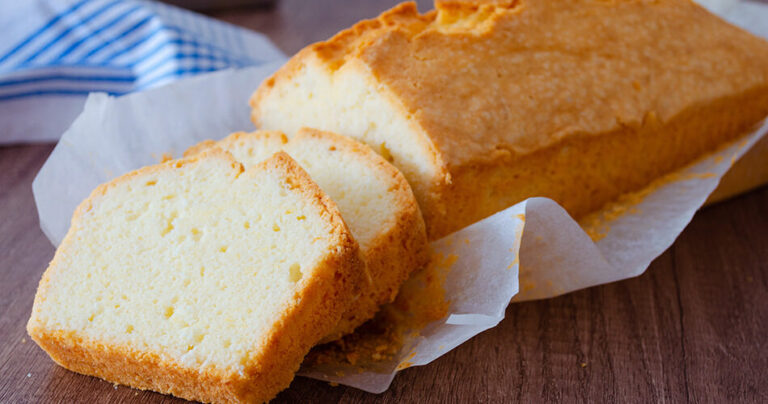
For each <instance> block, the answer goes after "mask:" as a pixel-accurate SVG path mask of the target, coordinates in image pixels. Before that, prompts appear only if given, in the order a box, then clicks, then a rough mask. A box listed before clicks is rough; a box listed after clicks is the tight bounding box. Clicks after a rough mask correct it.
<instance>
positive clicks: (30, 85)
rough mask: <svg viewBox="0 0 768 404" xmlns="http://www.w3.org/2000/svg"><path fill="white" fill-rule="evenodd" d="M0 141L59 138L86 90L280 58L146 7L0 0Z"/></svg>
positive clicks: (227, 33)
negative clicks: (0, 28)
mask: <svg viewBox="0 0 768 404" xmlns="http://www.w3.org/2000/svg"><path fill="white" fill-rule="evenodd" d="M0 27H2V36H0V143H16V142H32V141H45V140H55V139H57V138H58V137H59V136H60V135H61V133H62V132H63V131H64V130H65V129H66V128H67V127H68V125H69V124H70V123H71V122H72V120H73V119H74V118H75V117H76V116H77V114H78V113H79V112H80V110H81V109H82V106H83V103H84V102H85V98H86V96H87V95H88V93H89V92H105V93H109V94H113V95H121V94H125V93H129V92H132V91H139V90H143V89H147V88H151V87H156V86H159V85H162V84H165V83H169V82H171V81H174V80H177V79H179V78H182V77H187V76H191V75H196V74H200V73H206V72H212V71H216V70H221V69H227V68H239V67H245V66H253V65H259V64H263V63H267V62H273V61H276V60H281V59H283V58H284V55H283V53H282V52H280V50H278V49H277V48H276V47H275V46H274V45H273V44H272V43H271V42H270V41H269V40H268V39H267V38H266V37H264V36H263V35H261V34H258V33H255V32H252V31H248V30H245V29H241V28H237V27H235V26H232V25H230V24H226V23H223V22H219V21H216V20H213V19H210V18H207V17H204V16H201V15H198V14H195V13H192V12H189V11H185V10H182V9H179V8H176V7H172V6H168V5H165V4H163V3H159V2H154V1H144V0H29V1H27V0H25V1H18V0H0Z"/></svg>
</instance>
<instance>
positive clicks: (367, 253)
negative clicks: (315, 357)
mask: <svg viewBox="0 0 768 404" xmlns="http://www.w3.org/2000/svg"><path fill="white" fill-rule="evenodd" d="M214 144H215V145H216V146H217V147H220V148H222V149H224V150H226V151H228V152H230V153H232V155H233V156H234V157H235V159H236V160H238V161H240V162H241V163H242V164H243V165H244V166H245V167H249V166H252V165H256V164H258V163H259V162H261V161H262V160H264V159H265V158H267V157H268V156H270V155H272V154H273V153H275V152H277V151H279V150H283V151H285V152H286V153H288V154H289V155H290V156H291V157H293V158H294V159H295V160H296V161H297V162H298V163H299V164H301V166H302V167H303V168H304V169H305V170H307V172H308V173H309V175H310V176H311V177H312V179H313V180H314V181H315V182H316V183H317V184H318V185H319V186H320V188H322V189H323V191H325V192H326V193H328V195H329V196H330V197H331V199H333V200H334V202H336V204H337V205H338V207H339V210H340V211H341V214H342V216H343V217H344V220H345V221H346V223H347V224H348V225H349V228H350V230H351V231H352V234H353V235H354V237H355V240H357V242H358V243H360V250H361V251H362V254H363V257H364V260H365V262H366V265H367V272H368V275H369V283H368V286H367V288H364V289H363V291H362V294H361V295H360V297H359V298H358V299H357V300H356V301H355V303H354V304H353V305H352V306H351V307H350V309H349V310H347V312H346V313H344V315H343V316H342V319H341V321H340V322H339V324H338V326H337V327H336V328H335V329H334V331H333V332H331V333H330V334H329V335H328V336H327V337H326V338H324V341H330V340H333V339H336V338H338V337H340V336H341V335H343V334H346V333H349V332H351V331H352V330H354V329H355V328H356V327H357V326H358V325H360V324H362V323H363V322H365V321H366V320H368V319H370V318H371V317H373V315H374V314H375V313H376V311H377V310H378V308H379V306H380V305H382V304H384V303H389V302H391V301H392V300H393V299H394V298H395V295H396V294H397V291H398V290H399V288H400V284H402V283H403V281H405V279H407V278H408V276H409V275H410V273H411V272H412V271H413V270H414V269H416V268H418V267H420V266H421V265H424V264H425V263H426V261H427V237H426V231H425V226H424V220H423V219H422V217H421V212H420V211H419V207H418V204H417V202H416V198H415V197H414V195H413V192H411V188H410V186H409V185H408V182H407V181H406V180H405V177H403V175H402V174H401V173H400V171H398V170H397V169H396V168H395V167H394V166H393V165H391V164H390V163H389V162H387V161H386V160H385V159H384V158H382V157H381V156H379V155H378V154H376V153H375V152H374V151H373V150H371V149H370V148H369V147H368V146H366V145H364V144H362V143H359V142H357V141H355V140H353V139H351V138H348V137H345V136H341V135H337V134H334V133H330V132H321V131H317V130H313V129H308V128H302V129H301V130H299V132H298V133H297V135H296V136H295V137H294V138H292V139H291V140H290V141H288V139H287V137H286V136H285V135H284V134H283V133H281V132H271V131H259V132H253V133H244V132H240V133H234V134H232V135H230V136H229V137H227V138H225V139H222V140H220V141H218V142H210V141H206V142H203V143H201V144H198V145H197V146H194V147H193V148H191V149H190V150H188V152H187V153H189V154H193V153H196V152H199V151H200V150H205V149H206V148H207V147H210V146H211V145H214Z"/></svg>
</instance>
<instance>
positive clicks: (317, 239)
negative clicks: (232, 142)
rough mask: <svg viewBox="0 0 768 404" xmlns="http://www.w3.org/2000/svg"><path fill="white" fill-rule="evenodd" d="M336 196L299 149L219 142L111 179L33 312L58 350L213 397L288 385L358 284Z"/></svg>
mask: <svg viewBox="0 0 768 404" xmlns="http://www.w3.org/2000/svg"><path fill="white" fill-rule="evenodd" d="M362 273H363V264H362V262H361V260H360V258H359V249H358V245H357V243H356V242H355V241H354V239H353V237H352V236H351V234H350V232H349V230H348V229H347V226H346V225H345V223H344V221H343V220H342V218H341V215H340V214H339V211H338V209H337V207H336V205H335V204H334V203H333V201H332V200H331V199H330V198H328V197H327V196H326V195H325V194H324V193H323V192H322V191H321V190H320V188H319V187H318V186H317V185H316V184H315V183H314V182H312V180H311V179H310V178H309V176H308V175H307V174H306V173H305V172H304V171H303V170H302V169H301V167H299V166H298V165H297V164H296V163H295V162H294V161H293V160H292V159H291V158H290V157H289V156H287V155H286V154H284V153H278V154H276V155H275V156H273V157H271V158H270V159H268V160H266V161H264V162H262V163H261V164H258V165H254V166H252V167H250V168H249V169H248V170H245V171H244V170H243V168H242V165H240V164H239V163H237V162H236V161H235V160H234V159H233V158H232V156H231V155H229V154H228V153H226V152H224V151H221V150H219V149H211V150H207V151H205V152H203V153H201V154H198V155H196V156H194V157H190V158H184V159H180V160H173V161H169V162H166V163H164V164H160V165H156V166H151V167H145V168H142V169H140V170H137V171H134V172H132V173H129V174H126V175H124V176H122V177H119V178H117V179H115V180H113V181H111V182H109V183H107V184H105V185H102V186H100V187H98V188H97V189H96V190H95V191H93V193H92V194H91V196H90V197H88V198H87V199H86V200H85V201H84V202H83V203H82V204H81V205H80V206H79V207H78V208H77V210H76V212H75V214H74V216H73V218H72V224H71V227H70V229H69V232H68V233H67V235H66V237H65V238H64V241H63V242H62V244H61V246H59V248H58V249H57V251H56V254H55V256H54V258H53V261H51V263H50V265H49V267H48V269H47V270H46V271H45V273H44V275H43V278H42V280H41V281H40V285H39V288H38V291H37V295H36V296H35V302H34V307H33V309H32V315H31V318H30V319H29V323H28V325H27V331H28V332H29V334H30V336H32V338H33V339H34V340H35V341H36V342H37V343H38V345H40V347H42V348H43V349H44V350H45V351H46V352H47V353H48V354H49V355H50V356H51V358H53V359H54V360H55V361H56V362H57V363H59V364H60V365H62V366H64V367H65V368H67V369H70V370H73V371H75V372H78V373H83V374H87V375H93V376H97V377H100V378H103V379H106V380H108V381H110V382H113V383H120V384H125V385H129V386H132V387H136V388H139V389H149V390H154V391H158V392H162V393H170V394H173V395H176V396H179V397H183V398H186V399H190V400H199V401H206V402H263V401H267V400H269V399H271V398H272V397H274V396H275V394H277V393H278V392H279V391H280V390H282V389H284V388H286V387H288V385H289V384H290V382H291V380H292V379H293V376H294V373H295V372H296V371H297V370H298V368H299V365H300V363H301V361H302V359H303V358H304V356H305V355H306V353H307V352H308V351H309V349H310V348H311V347H312V346H313V345H314V344H315V343H317V341H318V340H319V339H320V338H322V337H323V336H325V335H327V334H328V333H329V332H330V331H331V330H332V329H333V327H335V326H336V324H337V323H338V321H339V318H340V317H341V314H342V313H343V312H344V311H345V310H347V309H348V307H349V305H350V304H351V301H352V297H353V296H354V295H356V294H357V293H359V288H360V284H361V282H362V280H363V277H362Z"/></svg>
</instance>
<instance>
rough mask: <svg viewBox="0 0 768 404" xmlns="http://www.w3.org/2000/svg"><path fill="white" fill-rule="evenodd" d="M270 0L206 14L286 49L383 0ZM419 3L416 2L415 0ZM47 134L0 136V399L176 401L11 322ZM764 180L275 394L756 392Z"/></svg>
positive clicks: (28, 277)
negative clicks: (56, 355) (452, 331)
mask: <svg viewBox="0 0 768 404" xmlns="http://www.w3.org/2000/svg"><path fill="white" fill-rule="evenodd" d="M324 3H326V2H320V1H313V2H308V1H287V0H281V2H280V5H279V7H278V8H276V9H274V10H250V9H242V10H230V11H226V12H217V13H215V14H214V16H216V17H219V18H222V19H224V20H227V21H230V22H233V23H236V24H240V25H243V26H246V27H249V28H253V29H256V30H259V31H262V32H265V33H267V34H268V35H270V37H271V38H272V39H273V40H274V41H275V42H276V43H277V44H278V45H279V46H281V47H282V49H283V50H285V51H286V52H287V53H293V52H295V51H297V50H298V49H300V48H301V47H302V46H303V45H305V44H308V43H310V42H313V41H317V40H321V39H325V38H327V37H329V36H330V35H332V34H333V33H335V32H336V31H338V30H339V29H341V28H344V27H347V26H349V25H351V24H352V23H354V22H355V21H357V20H358V19H361V18H364V17H371V16H374V15H376V14H377V13H378V12H380V11H382V10H384V9H385V8H387V7H388V6H389V4H388V3H387V2H375V1H367V2H362V1H358V0H345V1H337V2H330V1H328V2H327V3H329V4H324ZM420 7H421V9H422V10H426V9H428V8H429V7H430V6H429V5H428V4H421V5H420ZM52 149H53V146H52V145H35V146H16V147H0V402H2V403H9V402H10V403H19V402H81V403H94V402H110V403H113V402H117V403H129V402H181V400H177V399H175V398H173V397H169V396H163V395H160V394H156V393H151V392H141V391H137V390H132V389H130V388H127V387H122V386H120V387H114V386H112V385H111V384H109V383H106V382H103V381H100V380H98V379H95V378H92V377H86V376H81V375H77V374H75V373H72V372H69V371H67V370H64V369H63V368H61V367H59V366H56V365H55V364H54V363H53V362H52V361H51V360H50V359H49V358H48V356H47V355H45V353H43V351H42V350H40V349H39V348H38V347H37V346H36V345H35V344H34V343H33V342H32V341H31V340H30V339H29V338H28V337H27V336H26V332H25V330H24V326H25V324H26V320H27V318H28V316H29V312H30V309H31V307H32V300H33V296H34V292H35V288H36V287H37V282H38V280H39V279H40V276H41V274H42V272H43V270H44V269H45V266H46V264H47V263H48V261H49V260H50V259H51V257H52V256H53V252H54V249H53V247H52V246H51V245H50V243H49V242H48V240H47V239H46V238H45V236H43V233H42V232H41V231H40V228H39V227H38V219H37V213H36V211H35V206H34V202H33V199H32V188H31V184H32V179H33V178H34V176H35V174H36V173H37V171H38V169H39V168H40V166H41V165H42V164H43V162H44V161H45V159H46V158H47V156H48V154H49V153H50V152H51V150H52ZM767 303H768V187H763V188H761V189H758V190H756V191H753V192H751V193H749V194H746V195H743V196H741V197H738V198H735V199H732V200H730V201H727V202H724V203H720V204H718V205H715V206H713V207H709V208H706V209H704V210H703V211H701V212H699V213H698V214H697V215H696V216H695V218H694V219H693V222H692V223H691V224H690V225H689V226H688V228H687V229H686V230H685V231H684V232H683V234H682V235H681V236H680V238H679V239H678V240H677V241H676V242H675V244H674V245H673V246H672V247H671V248H670V249H669V250H668V251H667V252H665V253H664V254H663V255H662V256H661V257H659V258H658V259H657V260H656V261H654V262H653V264H652V265H651V267H650V268H649V269H648V271H647V272H646V273H645V274H643V275H642V276H640V277H638V278H635V279H631V280H627V281H623V282H617V283H614V284H610V285H605V286H601V287H595V288H591V289H588V290H583V291H579V292H575V293H571V294H569V295H566V296H563V297H560V298H556V299H550V300H545V301H540V302H531V303H521V304H514V305H511V306H510V307H509V309H508V310H507V318H506V319H505V320H504V321H503V322H502V323H501V324H500V325H499V326H498V327H496V328H494V329H492V330H489V331H487V332H485V333H483V334H481V335H479V336H477V337H475V338H473V339H472V340H470V341H469V342H467V343H465V344H464V345H462V346H460V347H458V348H457V349H455V350H454V351H452V352H450V353H449V354H447V355H445V356H444V357H442V358H440V359H439V360H437V361H435V362H434V363H431V364H430V365H428V366H424V367H416V368H410V369H407V370H405V371H403V372H401V373H400V374H399V375H398V376H397V378H396V379H395V381H394V383H393V384H392V387H391V388H390V389H389V390H388V391H387V392H386V393H384V394H381V395H372V394H367V393H364V392H362V391H359V390H355V389H352V388H347V387H343V386H340V387H331V386H330V385H328V384H327V383H323V382H318V381H314V380H309V379H305V378H297V379H296V380H295V381H294V382H293V384H292V385H291V388H290V389H288V390H286V391H284V392H283V393H282V394H280V395H279V396H278V398H277V399H276V400H275V401H276V402H297V401H300V402H369V401H378V402H446V401H448V402H510V401H521V402H531V401H567V402H572V401H576V400H578V401H589V402H625V401H633V402H650V401H654V402H655V401H674V402H679V401H703V402H726V401H735V402H768V304H767Z"/></svg>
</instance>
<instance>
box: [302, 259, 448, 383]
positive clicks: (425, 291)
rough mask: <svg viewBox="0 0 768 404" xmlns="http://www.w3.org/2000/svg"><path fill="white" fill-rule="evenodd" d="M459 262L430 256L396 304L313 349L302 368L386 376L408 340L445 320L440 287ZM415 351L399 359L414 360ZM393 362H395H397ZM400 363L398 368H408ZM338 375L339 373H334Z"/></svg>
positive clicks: (406, 284) (401, 289) (411, 279)
mask: <svg viewBox="0 0 768 404" xmlns="http://www.w3.org/2000/svg"><path fill="white" fill-rule="evenodd" d="M457 260H458V256H456V255H455V254H449V255H448V256H444V255H442V254H439V253H435V254H432V256H431V259H430V263H429V265H427V266H426V267H425V268H423V269H421V270H418V271H416V272H415V273H414V274H413V275H412V276H411V278H409V279H408V280H407V281H406V282H405V283H404V284H403V285H402V286H401V288H400V292H399V293H398V295H397V297H396V298H395V301H394V302H392V303H390V304H387V305H384V306H383V307H382V308H381V310H379V312H378V313H377V314H376V316H375V317H374V318H373V319H372V320H370V321H368V322H366V323H365V324H363V325H362V326H360V327H359V328H358V329H357V330H355V332H353V333H352V334H349V335H346V336H344V337H342V338H341V339H338V340H336V341H332V342H329V343H327V344H324V345H321V346H318V347H315V348H313V349H312V351H310V353H309V355H307V358H306V359H305V361H304V364H305V366H306V365H308V366H319V367H321V368H326V369H329V371H330V372H333V371H334V370H335V369H337V368H338V367H343V368H345V369H349V367H350V365H351V366H354V367H356V369H354V371H357V372H358V373H360V372H362V371H363V370H364V369H365V370H371V369H377V368H380V369H381V371H382V372H386V373H389V372H390V371H391V368H389V367H388V366H391V365H390V364H392V363H393V362H394V361H398V362H400V361H401V359H400V358H399V355H400V353H401V350H403V347H404V345H405V343H406V342H407V341H409V340H410V339H411V338H418V337H419V335H420V334H419V330H421V329H422V328H423V327H424V326H426V325H427V324H429V323H431V322H433V321H437V320H440V319H442V318H445V317H446V316H447V315H448V308H449V304H450V302H449V301H448V300H446V298H445V288H444V287H443V284H444V282H445V277H446V274H447V272H448V271H450V269H451V266H452V265H453V264H454V263H455V262H456V261H457ZM415 355H416V352H410V356H408V357H406V358H404V359H402V360H403V361H407V360H409V359H411V358H413V357H414V356H415ZM398 362H395V363H398ZM411 365H412V364H410V363H400V365H399V366H398V370H399V369H403V368H404V367H402V366H405V367H408V366H411ZM337 375H338V374H337Z"/></svg>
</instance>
